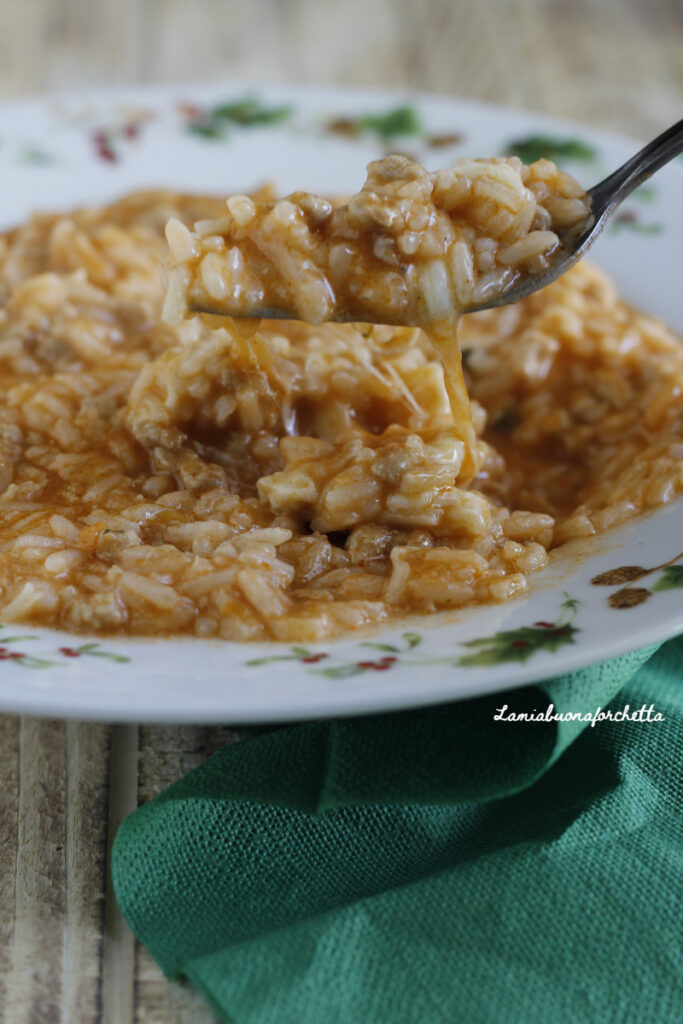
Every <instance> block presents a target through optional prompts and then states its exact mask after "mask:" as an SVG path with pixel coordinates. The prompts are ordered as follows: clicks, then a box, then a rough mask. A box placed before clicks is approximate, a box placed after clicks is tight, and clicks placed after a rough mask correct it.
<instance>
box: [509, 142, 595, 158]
mask: <svg viewBox="0 0 683 1024" xmlns="http://www.w3.org/2000/svg"><path fill="white" fill-rule="evenodd" d="M505 152H506V154H507V155H508V156H518V157H519V158H520V160H522V161H523V163H525V164H532V163H533V162H534V161H535V160H542V159H546V160H553V161H554V162H555V163H556V164H560V163H562V162H564V161H568V160H573V161H577V162H579V163H591V162H592V161H594V160H595V159H596V158H597V153H596V151H595V149H594V148H593V146H590V145H589V144H588V143H587V142H583V141H582V140H581V139H559V138H555V137H554V136H551V135H528V136H526V137H525V138H521V139H513V140H512V141H511V142H509V143H508V145H507V147H506V150H505Z"/></svg>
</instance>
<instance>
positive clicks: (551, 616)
mask: <svg viewBox="0 0 683 1024" xmlns="http://www.w3.org/2000/svg"><path fill="white" fill-rule="evenodd" d="M255 93H256V91H255V90H254V89H253V87H239V86H235V85H227V86H225V87H210V88H208V87H203V88H194V87H167V88H163V89H150V90H141V89H136V90H117V91H116V92H108V93H88V94H82V95H70V96H63V97H51V98H48V99H44V100H36V101H24V102H20V103H15V104H12V105H8V106H5V107H3V108H0V167H1V168H2V175H3V185H4V187H3V190H2V193H1V194H0V227H6V226H10V225H12V224H14V223H17V222H18V221H20V220H22V219H23V218H24V217H26V216H28V215H29V214H30V213H31V212H32V211H33V210H35V209H41V210H54V209H68V208H69V207H71V206H75V205H79V204H83V203H86V202H91V201H99V200H111V199H113V198H115V197H117V196H120V195H123V194H124V193H125V192H127V191H129V190H131V189H134V188H141V187H154V186H169V187H173V188H185V189H189V190H196V191H202V190H205V191H210V192H215V193H220V194H228V193H229V192H231V191H237V190H244V189H248V188H250V187H253V186H254V185H258V184H260V183H262V182H264V181H267V180H274V181H275V182H276V183H277V186H278V187H279V188H280V189H282V190H284V191H289V190H293V189H294V188H310V189H314V190H319V191H323V192H328V193H335V192H347V191H351V190H355V189H357V188H358V186H359V185H360V184H361V182H362V180H363V177H364V168H365V164H366V163H367V162H368V161H369V160H372V159H375V158H376V157H378V156H380V155H382V153H384V152H386V151H388V150H397V149H398V150H400V151H402V152H409V153H411V154H414V155H415V156H416V157H417V158H418V159H420V160H421V161H422V162H423V163H425V164H426V165H427V167H429V168H430V169H436V168H437V167H439V166H446V165H447V164H449V163H450V162H452V160H454V159H456V158H457V157H459V156H463V155H469V156H481V155H490V154H499V153H503V152H505V150H506V148H507V146H508V145H509V144H510V143H511V142H512V141H513V140H520V139H528V138H529V137H530V136H538V135H541V136H544V137H546V138H550V139H552V140H555V141H557V140H560V142H562V143H566V142H567V141H568V140H570V142H571V144H570V145H569V146H568V147H567V146H565V147H564V149H565V150H568V151H569V156H568V157H567V155H566V154H565V158H564V159H562V161H561V162H562V165H563V166H564V167H566V168H567V169H569V170H570V171H571V172H572V173H574V174H575V175H576V176H577V177H579V178H580V179H581V180H582V181H583V182H584V183H585V184H586V185H591V184H592V183H593V182H594V181H596V180H598V179H599V178H600V177H602V175H603V173H604V172H605V171H607V170H608V169H611V168H614V167H616V166H617V165H618V164H620V163H621V162H622V161H623V160H624V159H626V158H627V157H628V156H630V155H631V154H632V153H633V152H634V151H635V149H636V148H637V144H635V143H633V142H628V141H625V140H623V139H617V138H614V137H611V136H606V135H604V134H601V133H598V132H595V131H591V130H588V129H586V130H584V129H581V128H577V127H576V126H572V125H567V124H566V123H561V122H557V121H554V120H551V119H548V118H545V117H541V116H537V115H533V114H527V113H521V112H516V111H510V110H505V109H501V108H495V107H487V106H481V105H477V104H473V103H469V102H468V103H465V102H461V101H459V100H454V99H451V98H446V97H434V96H413V97H406V96H405V95H399V94H397V93H389V92H376V91H373V92H370V91H365V90H364V91H359V90H355V91H351V90H343V91H342V90H338V89H336V90H335V89H328V90H321V89H316V90H315V91H313V90H310V89H302V88H297V87H291V88H289V87H286V88H285V87H281V88H273V87H267V88H263V89H262V90H258V93H257V100H258V103H257V104H256V105H255V106H254V105H252V107H251V110H249V109H247V115H248V116H249V115H250V114H251V116H252V119H254V118H253V115H254V114H256V118H255V120H256V121H257V122H259V117H260V116H261V115H263V114H264V111H265V119H266V120H265V121H264V120H263V118H261V120H260V123H253V124H249V125H244V124H241V125H240V124H235V123H233V122H232V121H231V120H230V118H229V117H221V116H219V115H217V114H211V113H210V111H211V109H212V108H214V107H217V106H220V105H226V104H228V105H229V104H234V103H236V102H240V101H242V100H243V99H245V98H246V97H252V96H254V95H255ZM406 105H410V106H411V108H412V109H413V112H414V116H413V115H412V114H410V113H407V112H405V111H404V112H403V113H402V114H400V113H399V114H395V113H393V114H392V112H394V111H396V109H397V108H400V107H405V106H406ZM283 107H287V108H291V110H290V111H289V112H285V113H283V112H282V110H281V108H283ZM193 108H194V109H193ZM278 110H279V111H280V114H281V115H282V116H281V117H280V118H279V119H278V117H277V114H276V113H273V111H275V112H277V111H278ZM228 113H230V112H229V111H228ZM233 114H234V111H233ZM271 115H272V120H271V121H270V122H268V118H269V116H271ZM387 115H389V116H387ZM333 121H337V122H339V121H342V122H346V125H344V124H342V125H341V126H340V125H338V126H337V128H338V129H341V130H331V129H330V123H331V122H333ZM348 122H351V124H349V123H348ZM392 124H393V125H394V126H399V127H402V128H404V129H407V131H403V134H401V135H398V136H395V137H393V138H390V139H385V138H383V137H382V131H384V132H385V133H386V132H387V131H389V130H390V129H391V126H392ZM198 128H199V131H198V130H197V129H198ZM349 130H350V131H351V132H353V131H354V130H356V132H357V133H356V134H348V132H349ZM202 132H203V133H204V134H202ZM212 136H217V137H212ZM591 151H592V152H591ZM682 189H683V168H682V166H681V165H680V164H679V165H678V166H671V165H670V166H669V167H666V168H665V169H664V170H663V171H662V172H660V174H658V175H657V177H656V179H655V180H654V181H653V183H652V187H651V188H650V189H648V190H647V191H645V192H641V194H640V196H639V197H637V198H634V199H633V200H632V201H630V202H629V203H628V205H627V208H626V211H625V214H626V216H625V217H622V221H621V224H620V225H617V226H616V227H614V228H613V229H612V230H610V231H608V232H607V233H606V234H605V235H604V236H603V238H602V239H601V240H600V241H599V242H598V245H597V246H596V248H595V249H594V252H593V258H594V259H595V261H596V262H597V263H598V264H599V265H601V266H602V267H604V268H605V269H606V270H607V271H608V272H609V273H610V274H611V275H612V276H613V277H614V278H615V279H616V281H617V283H618V285H619V288H620V290H621V293H622V295H624V296H626V297H627V298H628V299H629V301H630V302H631V303H632V304H634V305H636V306H639V307H641V308H642V309H645V310H647V311H649V312H652V313H656V314H657V315H659V316H661V317H662V318H663V319H665V320H666V321H668V323H669V324H671V325H672V326H673V327H674V328H675V329H677V330H678V331H679V332H683V302H682V301H681V286H680V269H681V266H683V242H682V240H683V203H681V194H682ZM682 513H683V501H682V500H678V501H677V502H675V503H673V504H671V505H668V506H665V507H664V508H662V509H661V510H658V511H656V512H654V513H652V514H650V515H649V516H648V517H645V518H643V519H640V520H638V521H635V522H633V523H630V524H628V525H627V526H625V527H624V528H622V529H618V530H614V531H612V532H610V533H607V534H605V535H603V536H602V537H599V538H596V539H595V540H592V541H589V542H582V544H581V545H579V546H573V547H567V548H564V549H562V550H561V551H560V552H558V554H557V555H556V556H554V557H553V559H552V561H551V564H550V566H549V567H548V569H546V570H544V571H543V572H542V573H539V574H537V575H536V576H534V578H533V582H532V590H531V595H530V596H529V597H528V598H526V599H524V600H517V601H515V602H512V603H510V604H507V605H504V606H501V605H495V606H489V607H478V608H474V609H470V610H468V611H467V612H463V613H460V614H458V615H453V614H451V615H448V616H443V615H440V616H432V617H430V618H423V619H420V620H419V621H413V622H411V623H406V624H403V625H401V626H398V627H396V628H393V629H390V630H386V629H385V630H383V631H381V632H380V633H375V634H374V635H372V636H367V637H355V638H353V639H346V640H342V641H338V642H334V643H329V644H326V645H319V644H316V645H313V646H312V648H311V649H310V650H308V649H306V650H304V649H301V648H291V647H287V646H284V645H282V644H271V645H267V644H254V645H251V644H250V645H244V644H234V643H221V642H216V641H201V640H194V639H186V640H173V641H170V640H168V641H167V640H156V641H148V640H106V641H105V640H99V641H98V640H97V639H89V638H86V637H82V636H79V637H74V636H70V635H67V634H63V633H57V632H55V631H52V630H46V629H24V628H14V627H11V628H9V627H5V628H2V629H0V708H2V709H5V710H7V711H17V712H28V713H35V714H43V715H60V716H70V717H80V718H96V719H116V720H119V721H123V720H133V721H141V720H148V721H176V722H192V721H195V722H209V721H220V722H231V723H238V722H242V723H247V722H262V721H268V720H270V721H284V720H286V719H301V718H308V717H318V716H326V715H337V714H354V713H361V712H370V711H383V710H389V709H393V708H400V707H409V706H414V705H420V704H428V703H433V702H437V701H445V700H457V699H460V698H462V697H470V696H473V695H478V694H485V693H490V692H495V691H498V690H504V689H506V688H510V687H513V686H518V685H521V684H524V683H527V682H530V681H533V680H537V679H541V678H545V677H547V676H550V675H558V674H561V673H565V672H569V671H572V670H574V669H577V668H581V667H583V666H586V665H589V664H592V663H594V662H597V661H600V660H603V659H605V658H609V657H613V656H615V655H618V654H621V653H624V652H626V651H628V650H632V649H635V648H637V647H641V646H643V645H645V644H649V643H653V642H655V641H657V640H662V639H664V638H666V637H669V636H673V635H675V634H676V633H678V632H680V631H681V630H683V590H682V589H681V588H682V587H683V564H682V563H683V530H682V529H681V526H682V522H683V519H682ZM664 563H670V564H669V566H668V567H666V566H665V564H664ZM676 563H678V567H676ZM633 565H637V566H642V567H643V568H644V569H650V570H652V571H651V572H650V573H648V575H647V576H645V577H643V578H642V579H639V580H636V581H634V582H633V583H631V584H630V586H629V585H627V587H628V589H629V592H630V594H631V597H633V591H634V590H635V591H637V593H636V597H635V598H633V604H632V606H631V607H627V608H620V609H615V608H614V607H612V606H610V603H609V598H610V597H612V596H613V595H614V594H615V593H616V592H617V591H619V590H621V589H623V588H624V584H623V583H622V584H618V583H614V584H613V585H611V586H596V585H594V584H592V583H591V579H592V578H593V577H595V576H596V575H597V574H600V573H603V572H605V571H609V570H613V569H615V568H618V567H621V566H633ZM638 598H640V601H639V603H638ZM473 640H474V641H476V642H475V643H474V644H472V641H473Z"/></svg>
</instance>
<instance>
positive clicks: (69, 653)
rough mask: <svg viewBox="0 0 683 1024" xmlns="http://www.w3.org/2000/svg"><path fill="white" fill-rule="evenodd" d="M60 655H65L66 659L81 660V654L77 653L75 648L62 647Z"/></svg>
mask: <svg viewBox="0 0 683 1024" xmlns="http://www.w3.org/2000/svg"><path fill="white" fill-rule="evenodd" d="M59 653H60V654H63V655H64V657H65V658H80V656H81V652H80V651H75V650H74V649H73V647H60V648H59Z"/></svg>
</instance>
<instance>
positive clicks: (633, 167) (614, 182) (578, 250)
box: [467, 120, 683, 313]
mask: <svg viewBox="0 0 683 1024" xmlns="http://www.w3.org/2000/svg"><path fill="white" fill-rule="evenodd" d="M679 153H683V120H681V121H677V122H676V124H674V125H672V126H671V128H667V130H666V131H665V132H662V134H661V135H658V136H657V138H656V139H653V140H652V142H649V143H648V144H647V146H644V147H643V148H642V149H641V150H639V152H638V153H636V155H635V156H632V157H631V159H630V160H627V161H626V163H625V164H622V166H621V167H619V168H617V170H616V171H614V172H613V173H612V174H610V175H609V176H608V177H607V178H604V179H603V181H599V182H598V184H597V185H594V186H593V188H591V189H589V190H588V193H587V194H588V196H589V197H590V200H591V214H592V216H591V218H590V219H589V221H588V226H587V227H586V229H585V230H583V231H580V232H578V233H575V234H573V235H572V237H571V238H570V239H569V240H568V242H567V243H566V244H564V243H563V241H562V235H561V234H559V232H558V234H559V237H560V246H559V248H558V249H557V250H556V252H555V253H553V254H552V255H551V257H550V260H551V262H550V266H549V267H548V269H547V270H544V271H542V272H541V273H539V274H530V275H528V276H527V277H524V278H522V280H521V281H520V282H519V283H518V284H516V285H515V286H514V287H513V288H510V289H508V290H507V291H504V292H503V293H502V294H500V295H497V296H495V297H494V298H492V299H491V300H490V301H488V300H487V301H486V302H482V303H481V305H479V306H472V307H470V308H469V309H468V310H467V312H468V313H475V312H478V311H479V310H482V309H493V308H494V307H496V306H507V305H508V304H509V303H511V302H519V300H520V299H525V298H526V297H527V295H531V294H532V292H537V291H538V290H539V289H540V288H545V286H546V285H547V284H550V283H551V282H552V281H555V280H556V279H557V278H558V277H561V275H562V274H564V273H566V272H567V271H568V270H570V269H571V268H572V267H573V266H574V264H575V263H577V262H578V261H579V260H580V259H581V257H582V256H585V254H586V253H587V252H588V250H589V249H590V247H591V246H592V244H593V242H595V240H596V239H597V237H598V235H599V234H601V232H602V231H603V229H604V227H605V225H606V224H607V221H608V220H609V219H610V217H611V216H612V214H613V213H614V211H615V210H616V209H617V207H618V206H620V205H621V203H623V201H624V199H626V198H627V197H628V196H630V195H631V193H632V192H633V191H634V189H636V188H638V186H639V185H642V183H643V182H644V181H647V179H648V178H651V177H652V175H653V174H654V173H655V171H658V170H659V168H660V167H663V166H664V164H668V163H669V161H670V160H673V159H674V157H676V156H678V155H679Z"/></svg>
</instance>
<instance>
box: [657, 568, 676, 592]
mask: <svg viewBox="0 0 683 1024" xmlns="http://www.w3.org/2000/svg"><path fill="white" fill-rule="evenodd" d="M652 589H653V590H678V589H681V590H683V565H667V566H666V568H665V569H664V571H663V572H662V575H661V576H660V577H659V579H658V580H657V582H656V583H655V584H654V586H653V587H652Z"/></svg>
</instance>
